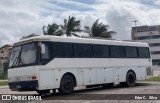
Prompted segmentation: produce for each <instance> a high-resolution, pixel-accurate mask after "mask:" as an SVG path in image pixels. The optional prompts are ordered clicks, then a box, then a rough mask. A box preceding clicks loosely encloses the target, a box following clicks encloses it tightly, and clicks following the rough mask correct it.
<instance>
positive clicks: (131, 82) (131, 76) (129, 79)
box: [121, 71, 136, 87]
mask: <svg viewBox="0 0 160 103" xmlns="http://www.w3.org/2000/svg"><path fill="white" fill-rule="evenodd" d="M135 84H136V75H135V73H134V72H133V71H129V72H128V73H127V75H126V82H122V83H121V85H122V86H127V87H133V86H135Z"/></svg>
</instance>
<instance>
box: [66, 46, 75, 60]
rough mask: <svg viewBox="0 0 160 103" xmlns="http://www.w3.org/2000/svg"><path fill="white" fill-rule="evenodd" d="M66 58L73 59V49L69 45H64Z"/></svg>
mask: <svg viewBox="0 0 160 103" xmlns="http://www.w3.org/2000/svg"><path fill="white" fill-rule="evenodd" d="M66 57H74V48H73V44H71V43H66Z"/></svg>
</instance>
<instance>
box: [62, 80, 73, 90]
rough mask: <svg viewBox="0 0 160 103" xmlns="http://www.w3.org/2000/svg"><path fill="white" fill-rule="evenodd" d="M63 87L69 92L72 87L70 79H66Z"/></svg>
mask: <svg viewBox="0 0 160 103" xmlns="http://www.w3.org/2000/svg"><path fill="white" fill-rule="evenodd" d="M63 87H64V89H65V90H69V89H71V87H72V82H71V80H70V79H69V78H67V79H65V80H64V82H63Z"/></svg>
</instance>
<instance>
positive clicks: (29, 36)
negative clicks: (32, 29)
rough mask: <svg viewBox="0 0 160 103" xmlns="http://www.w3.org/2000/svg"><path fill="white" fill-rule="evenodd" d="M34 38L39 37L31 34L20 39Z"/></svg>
mask: <svg viewBox="0 0 160 103" xmlns="http://www.w3.org/2000/svg"><path fill="white" fill-rule="evenodd" d="M34 36H39V35H36V34H35V33H33V34H29V35H27V36H23V37H22V39H26V38H31V37H34Z"/></svg>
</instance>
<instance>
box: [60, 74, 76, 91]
mask: <svg viewBox="0 0 160 103" xmlns="http://www.w3.org/2000/svg"><path fill="white" fill-rule="evenodd" d="M74 84H75V83H74V79H73V77H72V76H71V75H69V74H66V75H64V76H63V77H62V79H61V82H60V88H59V89H58V90H59V93H60V94H71V93H72V92H73V91H74Z"/></svg>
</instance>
